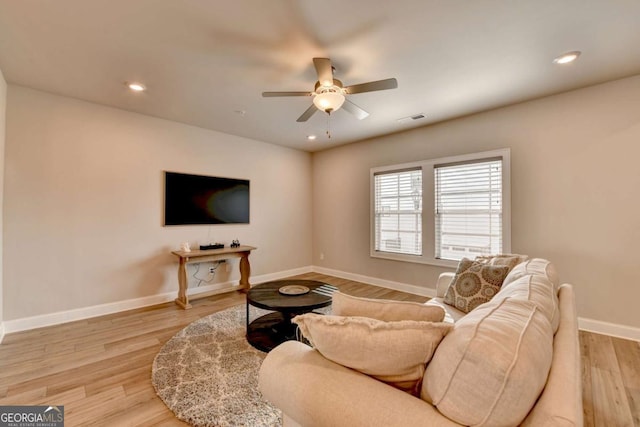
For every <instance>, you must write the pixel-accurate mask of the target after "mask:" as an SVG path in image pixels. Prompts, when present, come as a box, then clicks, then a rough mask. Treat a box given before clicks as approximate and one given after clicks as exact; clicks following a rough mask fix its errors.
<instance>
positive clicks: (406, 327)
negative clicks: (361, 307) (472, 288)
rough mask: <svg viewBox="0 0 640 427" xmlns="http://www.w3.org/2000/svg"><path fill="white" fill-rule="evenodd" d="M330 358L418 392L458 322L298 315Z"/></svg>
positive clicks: (302, 326)
mask: <svg viewBox="0 0 640 427" xmlns="http://www.w3.org/2000/svg"><path fill="white" fill-rule="evenodd" d="M293 322H294V323H296V324H297V325H298V326H299V327H300V331H301V332H302V334H303V335H304V336H305V338H307V339H308V340H309V342H310V343H311V344H312V345H313V347H315V348H316V350H318V351H319V352H320V353H321V354H322V355H323V356H324V357H326V358H327V359H329V360H331V361H333V362H336V363H338V364H340V365H343V366H346V367H349V368H351V369H355V370H357V371H360V372H362V373H364V374H367V375H371V376H373V377H375V378H377V379H379V380H381V381H384V382H386V383H389V384H391V385H393V386H395V387H398V388H400V389H402V390H405V391H409V392H411V393H413V394H417V393H418V391H419V386H420V383H421V382H422V378H423V376H424V372H425V365H426V364H427V362H429V360H431V356H433V352H434V351H435V349H436V347H437V346H438V344H439V343H440V341H441V340H442V338H443V337H444V336H445V335H446V334H447V332H449V330H450V329H451V328H452V325H450V324H448V323H442V322H418V321H414V320H403V321H399V322H383V321H380V320H376V319H371V318H368V317H344V316H333V315H331V316H323V315H319V314H315V313H307V314H303V315H300V316H296V317H294V318H293Z"/></svg>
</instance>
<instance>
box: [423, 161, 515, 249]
mask: <svg viewBox="0 0 640 427" xmlns="http://www.w3.org/2000/svg"><path fill="white" fill-rule="evenodd" d="M434 172H435V197H436V202H435V203H436V209H435V223H436V224H435V226H436V232H435V236H436V245H435V246H436V248H435V251H436V252H435V256H436V258H438V259H452V260H460V259H462V258H472V259H473V258H475V257H476V256H478V255H489V254H499V253H501V252H502V159H487V160H480V161H478V162H470V163H460V164H453V165H436V166H435V169H434Z"/></svg>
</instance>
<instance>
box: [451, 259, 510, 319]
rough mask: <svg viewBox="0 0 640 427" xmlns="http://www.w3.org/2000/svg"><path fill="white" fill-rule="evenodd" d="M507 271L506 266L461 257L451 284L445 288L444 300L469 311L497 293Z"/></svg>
mask: <svg viewBox="0 0 640 427" xmlns="http://www.w3.org/2000/svg"><path fill="white" fill-rule="evenodd" d="M508 273H509V267H507V266H492V265H487V264H486V263H484V262H479V261H471V260H469V259H466V258H463V259H462V260H461V261H460V263H459V264H458V269H457V270H456V275H455V277H454V278H453V281H452V282H451V286H449V289H447V293H446V294H445V296H444V302H445V303H446V304H449V305H452V306H454V307H455V308H457V309H458V310H460V311H463V312H465V313H469V312H470V311H471V310H473V309H474V308H476V307H477V306H479V305H480V304H484V303H485V302H488V301H490V300H491V298H493V297H494V296H495V295H496V294H497V293H498V291H499V290H500V286H502V282H503V281H504V279H505V277H507V274H508Z"/></svg>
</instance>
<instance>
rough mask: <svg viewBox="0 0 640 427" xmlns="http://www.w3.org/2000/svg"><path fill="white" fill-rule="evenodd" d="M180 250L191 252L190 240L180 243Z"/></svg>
mask: <svg viewBox="0 0 640 427" xmlns="http://www.w3.org/2000/svg"><path fill="white" fill-rule="evenodd" d="M180 250H181V251H182V252H191V246H190V245H189V242H183V243H181V244H180Z"/></svg>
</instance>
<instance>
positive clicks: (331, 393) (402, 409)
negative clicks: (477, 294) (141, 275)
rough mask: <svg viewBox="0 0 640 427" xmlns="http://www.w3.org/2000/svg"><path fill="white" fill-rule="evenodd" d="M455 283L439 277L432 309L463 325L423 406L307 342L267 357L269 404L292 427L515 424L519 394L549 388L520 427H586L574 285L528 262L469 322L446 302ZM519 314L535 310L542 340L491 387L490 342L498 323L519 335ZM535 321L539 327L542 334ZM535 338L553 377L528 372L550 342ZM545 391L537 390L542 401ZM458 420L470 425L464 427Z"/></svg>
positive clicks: (446, 342) (264, 385) (435, 369)
mask: <svg viewBox="0 0 640 427" xmlns="http://www.w3.org/2000/svg"><path fill="white" fill-rule="evenodd" d="M452 278H453V275H452V274H449V273H446V274H443V275H441V277H440V279H439V281H438V284H437V297H436V298H434V299H432V300H430V301H429V302H428V303H427V304H439V305H442V306H443V308H445V310H446V312H447V316H446V318H445V321H450V322H455V326H454V328H453V330H452V331H451V332H450V333H449V334H448V335H447V336H446V337H445V338H444V339H443V341H442V342H441V343H440V345H439V346H438V348H437V349H436V352H435V354H434V356H433V359H432V360H431V362H430V363H429V364H428V365H427V370H426V373H425V376H424V381H423V388H422V394H421V397H422V398H418V397H414V396H412V395H410V394H408V393H405V392H403V391H400V390H398V389H396V388H394V387H391V386H390V385H387V384H385V383H383V382H380V381H378V380H376V379H374V378H372V377H369V376H367V375H364V374H361V373H359V372H357V371H354V370H352V369H349V368H346V367H344V366H341V365H338V364H336V363H333V362H332V361H330V360H328V359H326V358H324V357H323V356H322V355H321V354H320V353H319V352H318V351H316V350H314V349H312V348H311V347H309V346H307V345H305V344H302V343H300V342H297V341H288V342H286V343H284V344H282V345H280V346H278V347H277V348H275V349H274V350H272V351H271V352H270V353H269V355H268V356H267V358H266V359H265V361H264V363H263V365H262V368H261V370H260V379H259V387H260V390H261V391H262V393H263V395H264V396H265V398H266V399H268V400H269V401H271V402H272V403H273V404H274V405H276V406H277V407H279V408H280V409H282V411H283V417H284V425H285V426H297V425H301V426H331V427H337V426H349V427H355V426H367V427H368V426H374V425H376V426H377V425H379V426H459V425H487V426H489V425H512V424H510V422H509V421H505V420H509V419H510V418H509V416H510V412H511V411H514V412H516V408H517V407H518V405H522V402H523V400H522V399H519V397H518V396H519V395H518V393H520V392H521V391H523V389H525V390H524V393H525V394H526V393H527V392H530V391H531V389H535V388H536V387H539V388H541V389H542V390H541V392H540V394H539V397H538V398H537V399H535V397H534V401H533V405H532V407H531V405H530V404H528V403H527V405H529V406H527V407H526V408H525V410H524V414H526V417H524V415H523V417H524V419H522V417H520V420H522V422H521V423H520V425H524V426H582V423H583V421H582V390H581V370H580V349H579V343H578V330H577V317H576V311H575V300H574V294H573V287H572V286H571V285H568V284H564V285H562V286H558V278H557V274H556V272H555V268H554V267H553V265H552V264H551V263H549V262H548V261H546V260H542V259H533V260H529V261H526V262H524V263H521V264H519V265H517V266H516V267H515V268H514V269H513V270H512V271H511V272H510V273H509V275H508V276H507V278H506V279H505V281H504V284H503V286H502V288H501V290H500V292H498V294H496V295H495V296H494V297H493V299H492V300H491V301H490V302H488V303H486V304H483V305H481V306H479V307H478V308H476V309H475V310H473V311H471V312H470V313H469V314H466V315H465V313H462V312H460V311H458V310H456V309H455V308H454V307H451V306H449V305H447V304H444V303H443V297H444V295H445V292H446V290H447V288H448V287H449V284H450V282H451V279H452ZM534 306H535V307H534ZM513 307H515V310H516V311H517V310H519V309H521V308H522V307H525V308H526V309H528V310H529V311H528V313H529V312H530V313H531V314H530V315H529V317H528V318H527V319H528V320H527V321H526V322H524V324H523V325H524V326H523V327H522V331H530V330H531V331H533V332H534V335H531V334H529V332H526V333H524V332H522V333H520V339H519V341H518V342H517V343H516V344H517V345H516V346H514V348H516V349H517V352H518V353H517V355H516V356H514V359H513V361H511V362H509V363H508V364H507V365H508V366H505V368H504V369H505V371H506V372H507V374H506V375H508V376H507V377H505V378H507V379H503V380H500V381H495V382H496V384H493V382H494V381H493V379H494V378H492V377H487V375H491V373H490V370H491V369H493V368H495V366H494V365H499V364H500V363H501V362H500V358H501V357H498V356H495V357H494V355H495V352H496V349H495V348H491V347H500V346H501V344H494V343H492V339H493V337H494V336H495V335H500V332H501V330H500V329H498V330H496V329H495V328H496V325H497V327H498V328H502V329H504V331H511V330H512V329H513V328H516V327H517V324H518V322H519V321H518V320H517V319H516V320H510V317H509V316H510V315H511V314H509V311H510V310H511V309H513ZM531 307H534V308H531ZM465 319H466V320H465ZM536 319H537V320H536ZM547 320H548V321H547ZM500 322H502V324H501V323H500ZM536 322H537V324H538V325H539V327H535V325H536ZM532 324H533V325H534V326H531V325H532ZM514 325H515V326H514ZM491 328H493V330H492V329H491ZM496 331H497V332H496ZM536 331H537V332H536ZM509 333H510V332H509ZM535 333H538V334H545V333H546V334H547V335H548V337H549V338H548V341H549V345H548V348H549V350H548V351H549V354H548V355H547V356H548V361H549V364H550V369H549V370H548V371H547V370H546V369H540V370H538V369H532V368H531V366H534V365H531V364H527V363H529V362H528V361H527V360H526V359H527V357H530V355H534V356H531V357H534V358H535V357H537V356H535V355H537V354H544V350H543V348H544V347H545V345H544V344H543V341H544V340H540V339H539V338H536V335H535ZM483 334H485V335H484V338H483ZM523 337H524V338H523ZM461 340H462V341H463V342H460V341H461ZM465 340H466V341H467V342H464V341H465ZM527 340H529V342H527ZM536 340H538V341H539V342H540V344H539V345H538V344H536ZM527 346H529V347H527ZM500 351H502V350H500ZM500 351H498V353H500ZM456 352H458V353H456ZM492 352H493V353H492ZM487 354H488V355H489V356H487ZM540 358H542V359H543V358H544V357H543V356H540V357H538V359H540ZM521 359H525V360H524V362H523V361H522V360H521ZM483 364H484V365H483ZM547 368H548V366H547ZM496 369H498V368H496ZM500 369H502V368H500ZM500 369H498V371H497V372H500ZM487 372H489V373H487ZM496 376H498V374H496ZM529 383H530V384H531V386H530V387H528V384H529ZM526 389H529V391H527V390H526ZM538 392H539V391H535V393H536V394H535V396H538ZM469 393H471V394H469ZM493 394H495V396H493ZM525 400H526V399H525ZM434 401H435V403H433V404H432V403H429V402H434ZM486 402H489V404H486ZM529 408H530V410H529ZM465 411H466V413H465ZM469 411H471V413H469ZM520 411H522V408H520ZM475 412H477V414H476V413H475ZM443 414H446V415H447V416H445V415H443ZM476 415H477V417H476ZM453 419H457V420H458V421H464V420H467V421H464V422H462V423H460V422H456V421H454V420H453ZM496 420H501V421H496ZM518 422H520V421H518ZM514 424H517V423H514Z"/></svg>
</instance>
